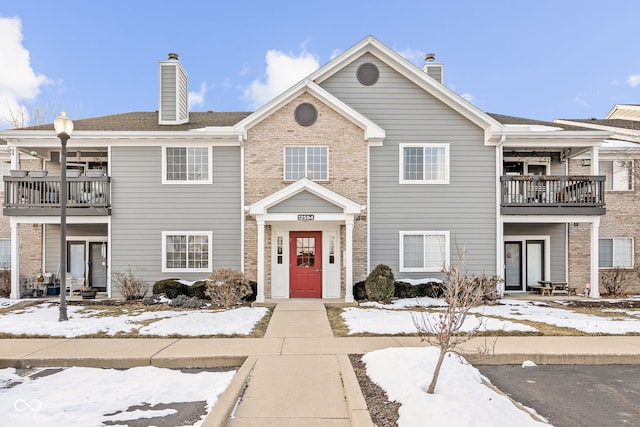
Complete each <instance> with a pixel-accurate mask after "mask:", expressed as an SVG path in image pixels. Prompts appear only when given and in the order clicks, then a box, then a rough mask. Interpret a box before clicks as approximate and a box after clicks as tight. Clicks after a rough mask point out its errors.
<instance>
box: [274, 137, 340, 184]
mask: <svg viewBox="0 0 640 427" xmlns="http://www.w3.org/2000/svg"><path fill="white" fill-rule="evenodd" d="M328 153H329V149H328V147H316V146H311V147H284V180H285V181H297V180H299V179H301V178H305V177H306V178H309V179H311V180H313V181H327V180H328V179H329V155H328Z"/></svg>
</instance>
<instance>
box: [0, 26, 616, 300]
mask: <svg viewBox="0 0 640 427" xmlns="http://www.w3.org/2000/svg"><path fill="white" fill-rule="evenodd" d="M442 76H443V67H442V64H438V63H436V62H433V58H432V57H429V58H428V60H427V62H426V63H425V67H424V68H423V69H422V70H421V69H419V68H417V67H415V66H414V65H413V64H411V63H409V62H408V61H407V60H405V59H404V58H403V57H402V56H401V55H399V54H398V53H397V52H394V51H393V50H391V49H389V48H388V47H387V46H385V45H383V44H382V43H380V42H379V41H378V40H376V39H375V38H373V37H367V38H365V39H364V40H362V41H361V42H359V43H358V44H356V45H355V46H353V47H352V48H350V49H348V50H347V51H345V52H344V53H342V54H341V55H340V56H338V57H336V58H335V59H333V60H332V61H331V62H329V63H328V64H326V65H325V66H323V67H322V68H320V69H319V70H318V71H316V72H314V73H313V74H311V75H310V76H308V77H307V78H306V79H305V80H303V81H301V82H300V83H298V84H296V85H295V86H293V87H291V88H290V89H288V90H287V91H285V92H284V93H283V94H281V95H280V96H278V97H277V98H275V99H274V100H272V101H271V102H269V103H268V104H266V105H265V106H263V107H261V108H260V109H258V110H257V111H255V112H253V113H219V112H204V113H194V112H189V111H188V110H187V105H188V103H187V93H188V89H187V74H186V72H185V71H184V70H183V69H182V66H181V65H180V62H179V60H178V57H177V55H175V54H170V56H169V59H168V60H166V61H160V63H159V78H160V82H159V88H160V106H159V111H158V112H147V113H126V114H119V115H113V116H106V117H98V118H92V119H83V120H77V121H75V123H74V124H75V131H74V133H73V135H72V137H71V139H70V140H69V145H68V146H69V162H70V168H74V169H77V171H78V173H80V177H78V178H69V181H70V183H69V188H70V195H69V200H68V201H67V202H68V210H67V212H68V215H69V216H68V224H69V225H68V231H67V251H68V257H67V258H68V260H69V262H68V265H67V266H66V268H67V271H68V272H69V273H68V275H70V276H72V277H77V278H79V279H80V280H82V279H84V280H85V281H86V282H87V283H88V284H90V285H92V286H94V287H97V288H98V289H100V290H102V291H106V292H107V294H108V295H116V294H117V290H116V289H112V286H111V281H110V273H111V272H115V271H122V270H126V269H127V268H128V267H129V266H132V267H134V268H137V269H138V273H139V274H140V275H141V276H142V277H144V278H145V279H147V280H149V281H155V280H159V279H162V278H168V277H180V278H183V279H187V280H196V279H201V278H203V277H206V276H207V275H208V274H209V273H210V272H211V271H213V270H215V269H217V268H222V267H225V268H234V269H241V270H243V271H245V273H246V274H247V276H248V277H249V278H250V279H253V280H256V281H257V283H258V297H257V299H258V301H263V300H265V299H268V298H297V297H318V298H320V297H322V298H341V299H344V300H346V301H352V300H353V293H352V285H353V283H355V282H357V281H360V280H363V279H364V278H365V277H366V276H367V274H368V272H370V271H371V270H372V269H373V268H374V267H375V266H376V265H377V264H380V263H384V264H387V265H389V266H390V267H391V268H392V269H393V271H394V274H395V276H396V277H397V278H414V279H419V278H429V277H436V278H437V277H441V269H442V268H443V266H445V265H446V264H449V263H451V262H455V261H456V260H457V259H458V256H459V254H460V253H461V252H462V251H465V252H466V257H465V260H466V268H467V270H468V271H469V272H475V273H487V274H497V275H500V276H503V277H506V283H505V284H504V285H502V289H501V291H505V290H506V291H509V292H518V291H525V290H526V289H527V285H531V284H537V282H538V280H553V281H567V279H568V278H569V264H570V262H569V259H568V241H569V231H568V230H569V228H570V227H572V226H573V225H574V224H576V223H577V224H583V225H584V226H585V227H586V228H587V229H588V230H589V239H588V242H587V249H586V250H587V253H591V255H592V256H590V257H589V261H588V262H587V264H586V265H585V268H586V271H587V277H588V278H589V279H590V282H591V283H592V289H593V294H594V295H595V296H597V295H598V238H599V224H600V218H601V217H602V215H603V214H604V213H605V208H604V206H605V203H604V202H605V201H604V195H605V191H604V186H605V181H604V179H603V178H602V177H600V176H598V163H597V162H593V163H592V164H591V167H590V169H589V171H588V175H587V176H570V175H569V170H568V164H569V160H570V159H571V158H572V157H574V156H576V155H581V154H584V153H587V154H590V155H591V156H597V153H598V151H597V150H598V147H599V146H600V144H601V142H602V140H603V139H605V138H607V137H609V136H610V135H611V134H610V132H606V131H600V130H589V129H584V128H579V127H575V126H570V125H560V124H553V123H545V122H538V121H532V120H525V119H518V118H514V117H508V116H499V115H490V114H486V113H484V112H482V111H480V110H479V109H478V108H476V107H475V106H473V105H472V104H470V103H469V102H467V101H466V100H464V99H463V98H461V97H460V96H458V95H457V94H455V93H454V92H452V91H451V90H449V89H448V88H447V87H446V86H445V85H444V84H443V82H442ZM0 138H2V139H4V140H5V141H6V143H7V145H8V146H9V148H10V150H11V152H12V158H11V161H12V169H20V168H22V167H24V166H23V164H22V159H23V158H24V155H25V154H27V153H30V152H32V151H37V152H38V153H39V157H40V158H42V159H44V165H45V167H44V168H45V169H46V170H47V171H48V176H46V177H43V178H37V177H26V178H5V203H4V214H5V215H7V216H9V217H10V218H11V237H12V248H11V250H12V259H11V262H12V269H13V270H14V272H15V271H18V274H14V283H13V293H12V295H13V296H14V297H17V296H18V295H19V294H20V289H19V284H18V281H17V277H19V275H21V274H22V273H21V272H20V271H19V269H18V265H19V257H18V256H17V255H18V252H19V250H18V249H19V248H20V239H18V237H19V234H20V233H19V232H20V230H21V229H22V228H24V227H29V226H31V225H33V224H36V225H42V226H43V228H44V231H43V234H44V237H43V241H44V247H43V254H44V260H43V263H42V268H44V269H47V270H49V271H52V272H56V271H58V269H59V268H60V267H59V258H60V254H59V248H60V243H59V235H60V226H59V223H60V222H59V214H60V208H59V207H60V203H59V200H58V197H57V195H58V189H59V184H60V162H59V160H60V153H59V144H60V143H59V140H58V139H57V138H56V136H55V134H54V131H53V127H52V125H45V126H36V127H31V128H25V129H19V130H10V131H3V132H0ZM580 286H581V284H580Z"/></svg>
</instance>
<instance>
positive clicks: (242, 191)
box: [238, 135, 245, 273]
mask: <svg viewBox="0 0 640 427" xmlns="http://www.w3.org/2000/svg"><path fill="white" fill-rule="evenodd" d="M238 141H239V142H240V271H241V272H242V273H244V245H245V243H244V227H245V209H244V138H243V136H242V135H240V136H238Z"/></svg>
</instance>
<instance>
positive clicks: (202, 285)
mask: <svg viewBox="0 0 640 427" xmlns="http://www.w3.org/2000/svg"><path fill="white" fill-rule="evenodd" d="M207 283H208V282H207V281H206V280H198V281H197V282H195V283H194V284H193V285H191V286H187V291H188V294H187V295H189V296H190V297H192V298H197V299H209V297H208V296H207Z"/></svg>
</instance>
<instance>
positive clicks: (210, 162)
mask: <svg viewBox="0 0 640 427" xmlns="http://www.w3.org/2000/svg"><path fill="white" fill-rule="evenodd" d="M167 148H186V149H187V150H188V149H189V148H206V149H207V175H208V179H201V180H194V181H189V180H184V181H181V180H170V179H167ZM162 183H163V184H169V185H172V184H178V185H191V184H213V149H212V147H211V146H210V145H195V144H194V145H186V146H184V145H163V146H162Z"/></svg>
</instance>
